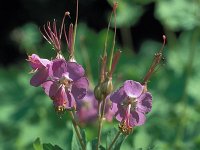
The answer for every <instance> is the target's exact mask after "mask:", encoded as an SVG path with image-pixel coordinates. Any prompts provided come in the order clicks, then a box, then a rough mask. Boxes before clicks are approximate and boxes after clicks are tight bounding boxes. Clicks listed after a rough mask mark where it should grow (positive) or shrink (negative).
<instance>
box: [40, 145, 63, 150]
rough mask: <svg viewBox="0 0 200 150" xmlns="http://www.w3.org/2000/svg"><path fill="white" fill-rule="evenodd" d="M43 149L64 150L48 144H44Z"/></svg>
mask: <svg viewBox="0 0 200 150" xmlns="http://www.w3.org/2000/svg"><path fill="white" fill-rule="evenodd" d="M43 148H44V150H62V148H60V147H59V146H57V145H52V144H50V143H48V144H43Z"/></svg>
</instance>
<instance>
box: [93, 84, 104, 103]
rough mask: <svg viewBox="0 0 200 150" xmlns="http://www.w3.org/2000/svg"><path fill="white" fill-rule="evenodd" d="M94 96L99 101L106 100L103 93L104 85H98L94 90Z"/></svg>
mask: <svg viewBox="0 0 200 150" xmlns="http://www.w3.org/2000/svg"><path fill="white" fill-rule="evenodd" d="M94 96H95V98H96V99H97V100H98V101H102V100H103V98H104V95H103V93H102V84H98V85H97V86H96V87H95V88H94Z"/></svg>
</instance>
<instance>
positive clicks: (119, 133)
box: [108, 131, 121, 150]
mask: <svg viewBox="0 0 200 150" xmlns="http://www.w3.org/2000/svg"><path fill="white" fill-rule="evenodd" d="M120 135H121V131H118V133H117V134H116V136H115V138H114V139H113V141H112V143H111V144H110V146H109V147H108V150H111V148H112V146H113V145H114V144H115V142H116V141H117V139H118V137H119V136H120Z"/></svg>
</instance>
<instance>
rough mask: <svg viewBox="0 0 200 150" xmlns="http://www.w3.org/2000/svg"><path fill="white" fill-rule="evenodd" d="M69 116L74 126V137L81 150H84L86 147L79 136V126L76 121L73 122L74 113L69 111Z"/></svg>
mask: <svg viewBox="0 0 200 150" xmlns="http://www.w3.org/2000/svg"><path fill="white" fill-rule="evenodd" d="M69 114H70V116H71V120H72V124H73V126H74V129H75V132H76V135H77V138H78V140H79V142H80V144H81V148H82V150H86V146H85V144H84V141H83V137H82V136H81V133H80V129H79V126H78V124H77V121H76V120H75V118H74V113H73V112H72V111H69Z"/></svg>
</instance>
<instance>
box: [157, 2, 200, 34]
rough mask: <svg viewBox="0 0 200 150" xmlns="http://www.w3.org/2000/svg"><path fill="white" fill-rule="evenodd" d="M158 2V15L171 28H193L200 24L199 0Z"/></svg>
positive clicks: (176, 29)
mask: <svg viewBox="0 0 200 150" xmlns="http://www.w3.org/2000/svg"><path fill="white" fill-rule="evenodd" d="M156 4H157V5H156V12H155V15H156V17H157V18H158V19H159V20H160V21H161V22H162V23H163V24H164V25H165V26H167V27H168V28H169V29H171V30H175V31H178V30H181V29H184V30H191V29H193V28H194V27H197V26H199V24H200V21H199V18H200V16H199V2H198V1H197V0H190V1H188V0H170V1H169V0H160V1H158V2H157V3H156Z"/></svg>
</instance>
